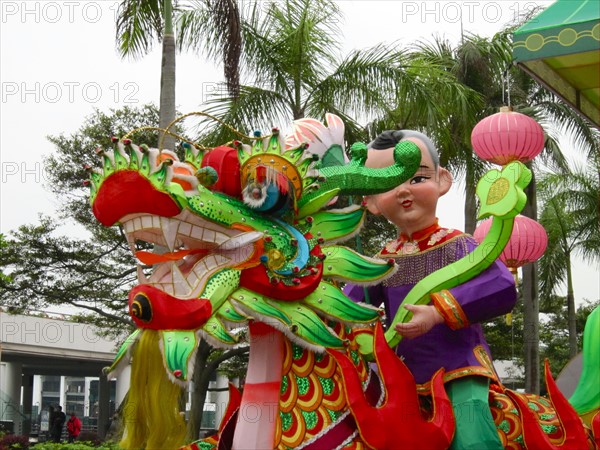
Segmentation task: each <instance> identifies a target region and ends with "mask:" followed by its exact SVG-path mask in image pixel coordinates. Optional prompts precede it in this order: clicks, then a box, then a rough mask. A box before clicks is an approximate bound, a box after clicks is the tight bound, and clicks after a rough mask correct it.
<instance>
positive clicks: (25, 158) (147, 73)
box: [0, 0, 600, 300]
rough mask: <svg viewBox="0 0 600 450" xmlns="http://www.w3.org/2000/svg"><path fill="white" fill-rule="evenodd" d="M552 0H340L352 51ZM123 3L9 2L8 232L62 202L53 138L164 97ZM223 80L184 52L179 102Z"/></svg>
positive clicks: (156, 64)
mask: <svg viewBox="0 0 600 450" xmlns="http://www.w3.org/2000/svg"><path fill="white" fill-rule="evenodd" d="M264 3H265V5H266V4H267V2H264ZM550 3H552V2H551V1H537V2H531V1H518V0H500V1H483V2H478V1H465V2H462V1H429V0H428V1H399V0H395V1H371V0H361V1H349V0H346V1H340V2H339V5H340V7H341V9H342V11H343V15H344V17H343V21H342V22H341V23H340V24H339V26H340V28H341V30H342V32H343V37H341V39H342V42H343V46H344V51H345V52H348V51H350V50H352V49H355V48H365V47H369V46H372V45H375V44H377V43H380V42H385V43H392V42H399V43H401V44H408V43H411V42H415V41H417V40H419V39H428V40H431V39H432V37H433V36H434V35H436V34H437V35H440V36H445V37H447V38H448V39H450V40H452V41H454V42H457V41H458V39H459V38H460V33H461V25H462V27H463V29H464V30H465V31H467V32H473V33H476V34H480V35H485V36H491V35H492V34H493V33H495V32H497V31H499V30H500V29H501V28H502V27H503V26H504V25H505V24H506V23H508V22H511V21H512V20H514V18H515V17H516V16H518V15H519V14H521V13H523V12H524V11H528V10H530V9H532V8H534V7H535V6H536V5H544V6H546V5H549V4H550ZM240 4H241V7H242V8H245V7H246V8H247V7H249V3H248V2H240ZM117 6H118V2H117V1H113V0H108V1H56V2H55V1H6V0H3V1H1V2H0V7H1V13H2V17H1V21H0V27H1V28H0V42H1V44H0V45H1V47H0V55H1V56H0V58H1V60H0V80H1V95H2V98H1V104H0V107H1V109H0V113H1V125H0V162H1V168H2V173H1V179H0V232H1V233H4V234H7V233H9V232H10V230H13V229H15V228H16V227H18V226H19V225H21V224H24V223H32V222H35V221H36V220H37V217H38V214H39V213H45V214H52V213H53V211H54V210H55V209H56V206H57V201H58V200H57V199H55V198H53V197H52V196H51V195H50V194H49V193H48V192H46V191H45V190H44V167H43V156H44V155H48V154H50V153H51V152H52V151H53V147H52V145H51V144H50V143H49V142H48V141H47V140H46V138H45V137H46V136H48V135H59V134H61V133H64V134H67V135H68V134H69V133H72V132H74V131H75V130H77V129H78V128H79V127H80V126H81V124H82V123H83V120H84V118H85V117H86V116H87V115H89V114H90V113H92V111H93V109H94V108H99V109H101V110H104V111H106V110H108V109H109V108H118V107H122V106H125V105H133V106H135V105H142V104H145V103H148V102H155V103H157V102H158V94H159V79H160V73H159V72H160V47H159V46H157V47H156V49H155V50H154V51H153V52H152V53H151V54H149V55H148V56H146V57H144V58H143V59H141V60H138V61H131V60H121V59H120V58H119V56H118V54H117V52H116V49H115V44H114V33H115V32H114V23H115V13H116V10H117ZM221 80H222V76H221V69H220V68H218V67H215V66H214V65H213V64H211V63H208V62H206V61H205V60H204V59H203V58H201V57H199V56H197V55H193V54H181V55H178V59H177V93H176V95H177V99H178V101H177V103H178V109H179V110H180V111H181V112H183V113H185V112H189V111H197V110H200V109H202V107H201V104H202V101H203V98H204V97H205V96H206V94H207V93H208V92H210V91H212V90H214V88H215V86H216V84H217V83H218V82H220V81H221ZM274 125H279V126H281V127H282V128H283V127H284V124H274ZM90 151H93V149H90ZM573 152H575V153H576V150H573ZM461 191H462V187H461V186H458V185H455V186H454V187H453V189H452V191H451V193H450V194H449V195H448V197H446V198H445V199H444V200H443V201H442V202H441V206H440V211H439V216H440V222H441V223H442V224H443V225H445V226H449V227H456V228H462V226H463V218H462V199H461V196H460V192H461ZM575 276H576V277H577V278H576V285H575V291H576V297H577V298H578V300H581V299H582V298H588V299H597V298H599V297H600V293H599V291H600V288H599V286H598V285H599V282H598V268H597V267H596V268H590V267H588V266H587V265H583V264H578V266H577V270H576V271H575ZM590 280H592V281H590Z"/></svg>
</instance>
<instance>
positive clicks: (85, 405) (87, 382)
mask: <svg viewBox="0 0 600 450" xmlns="http://www.w3.org/2000/svg"><path fill="white" fill-rule="evenodd" d="M91 381H92V378H90V377H85V388H84V389H85V397H84V400H83V415H84V416H89V415H90V384H91Z"/></svg>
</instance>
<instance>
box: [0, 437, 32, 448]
mask: <svg viewBox="0 0 600 450" xmlns="http://www.w3.org/2000/svg"><path fill="white" fill-rule="evenodd" d="M28 448H29V438H28V437H27V436H20V435H17V434H5V435H3V436H0V450H17V449H18V450H27V449H28Z"/></svg>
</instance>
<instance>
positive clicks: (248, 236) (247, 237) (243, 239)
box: [219, 231, 263, 250]
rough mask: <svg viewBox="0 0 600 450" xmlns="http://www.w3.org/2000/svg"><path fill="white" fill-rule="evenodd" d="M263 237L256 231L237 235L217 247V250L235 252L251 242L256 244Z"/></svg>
mask: <svg viewBox="0 0 600 450" xmlns="http://www.w3.org/2000/svg"><path fill="white" fill-rule="evenodd" d="M262 237H263V234H262V233H260V232H258V231H248V232H246V233H241V234H238V235H237V236H234V237H232V238H231V239H228V240H227V241H225V242H223V243H222V244H221V245H220V246H219V250H237V249H239V248H240V247H244V246H246V245H248V244H251V243H252V242H256V241H258V240H259V239H261V238H262Z"/></svg>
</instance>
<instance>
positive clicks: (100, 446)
mask: <svg viewBox="0 0 600 450" xmlns="http://www.w3.org/2000/svg"><path fill="white" fill-rule="evenodd" d="M82 434H83V433H82ZM29 450H121V447H119V445H118V444H117V443H116V442H110V441H109V442H102V443H95V442H91V441H79V440H78V441H75V442H73V443H72V444H67V443H66V442H40V443H38V444H35V445H32V446H31V447H30V448H29Z"/></svg>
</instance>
